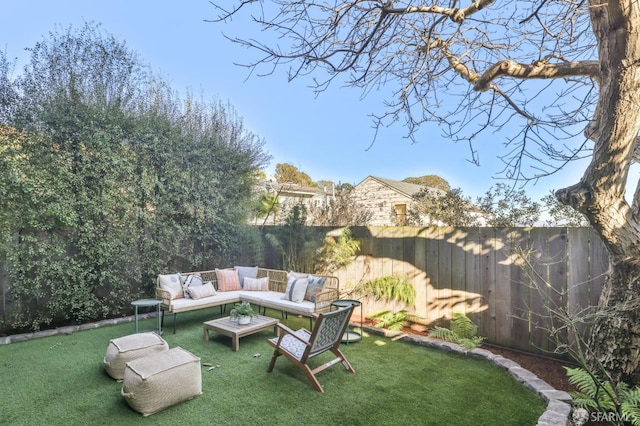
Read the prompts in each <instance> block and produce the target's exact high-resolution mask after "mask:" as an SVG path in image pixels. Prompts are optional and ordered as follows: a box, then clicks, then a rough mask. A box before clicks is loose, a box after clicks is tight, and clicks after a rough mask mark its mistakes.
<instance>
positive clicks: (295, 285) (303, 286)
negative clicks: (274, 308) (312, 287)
mask: <svg viewBox="0 0 640 426" xmlns="http://www.w3.org/2000/svg"><path fill="white" fill-rule="evenodd" d="M308 285H309V282H308V281H307V279H306V278H293V277H291V278H289V280H288V281H287V289H286V290H285V292H284V296H282V299H283V300H290V301H292V302H296V303H300V302H302V301H303V300H304V294H305V293H306V291H307V286H308Z"/></svg>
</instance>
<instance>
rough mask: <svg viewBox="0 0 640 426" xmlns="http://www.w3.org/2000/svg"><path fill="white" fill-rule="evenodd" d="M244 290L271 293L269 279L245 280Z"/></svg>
mask: <svg viewBox="0 0 640 426" xmlns="http://www.w3.org/2000/svg"><path fill="white" fill-rule="evenodd" d="M243 289H244V290H248V291H269V277H264V278H249V277H247V278H245V279H244V287H243Z"/></svg>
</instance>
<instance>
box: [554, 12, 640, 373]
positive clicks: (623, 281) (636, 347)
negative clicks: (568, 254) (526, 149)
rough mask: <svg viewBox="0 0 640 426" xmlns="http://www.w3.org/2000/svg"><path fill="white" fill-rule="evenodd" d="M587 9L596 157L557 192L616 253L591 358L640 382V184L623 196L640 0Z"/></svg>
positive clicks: (638, 118)
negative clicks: (596, 85) (594, 74)
mask: <svg viewBox="0 0 640 426" xmlns="http://www.w3.org/2000/svg"><path fill="white" fill-rule="evenodd" d="M589 12H590V16H591V22H592V25H593V30H594V33H595V36H596V41H597V43H598V55H599V61H600V90H599V99H598V105H597V108H596V112H595V114H594V118H593V121H592V122H591V123H590V125H589V127H588V129H587V130H586V136H587V137H588V138H589V139H591V140H593V142H594V147H593V157H592V160H591V163H590V164H589V167H588V168H587V170H586V171H585V174H584V176H583V177H582V179H581V180H580V182H579V183H578V184H577V185H574V186H572V187H569V188H566V189H563V190H560V191H558V193H557V194H556V195H557V197H558V199H559V200H560V201H562V202H564V203H566V204H569V205H571V206H573V207H574V208H576V209H577V210H578V211H580V212H582V213H583V214H585V216H586V217H587V218H588V219H589V222H590V223H591V225H592V226H593V227H594V229H595V230H596V231H597V232H598V234H599V236H600V238H601V239H602V241H603V242H604V243H605V245H606V246H607V248H608V250H609V254H610V256H611V263H612V271H611V276H610V277H609V280H607V282H606V284H605V286H604V288H603V292H602V297H601V299H600V304H599V308H600V310H601V312H602V313H603V315H601V316H599V317H598V319H597V320H596V323H595V324H594V325H593V328H592V334H591V336H590V343H589V351H590V352H589V358H588V360H589V363H590V365H591V367H593V368H595V367H598V366H602V367H603V368H604V372H605V373H606V374H608V375H610V377H611V378H612V379H613V380H614V381H615V382H618V381H621V380H622V381H625V382H627V383H629V384H631V385H640V371H639V368H638V367H639V364H640V321H639V319H640V318H639V316H640V313H639V312H638V309H637V305H638V301H640V282H639V280H640V247H639V243H640V223H639V220H638V217H639V216H638V212H639V211H640V192H639V189H638V188H636V193H635V194H634V198H633V206H631V205H630V204H629V203H628V201H627V200H626V199H625V191H626V184H627V179H628V173H629V168H630V166H631V163H632V156H633V153H634V149H635V145H636V141H637V138H638V133H639V132H640V65H639V64H640V25H638V22H639V21H640V2H638V1H637V0H617V1H615V0H614V1H611V0H591V1H590V2H589ZM634 304H635V305H636V307H634V306H633V305H634ZM595 371H598V370H594V372H595Z"/></svg>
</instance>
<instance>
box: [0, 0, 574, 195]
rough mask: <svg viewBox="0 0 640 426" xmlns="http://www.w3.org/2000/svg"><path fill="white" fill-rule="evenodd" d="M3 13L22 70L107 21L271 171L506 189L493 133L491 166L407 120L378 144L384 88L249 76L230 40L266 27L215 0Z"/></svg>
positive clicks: (488, 144) (477, 190) (36, 5)
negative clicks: (365, 90) (244, 136)
mask: <svg viewBox="0 0 640 426" xmlns="http://www.w3.org/2000/svg"><path fill="white" fill-rule="evenodd" d="M0 6H1V10H2V13H0V49H1V50H4V51H5V52H6V53H7V56H8V57H9V58H11V59H13V58H17V59H18V64H19V66H18V68H21V66H22V65H23V64H24V62H25V60H26V59H27V58H28V56H27V52H25V51H24V48H27V47H32V46H33V45H34V44H35V43H36V42H38V41H40V40H42V39H43V38H46V36H47V34H48V33H49V32H51V31H55V30H56V25H58V28H59V29H66V28H67V27H68V26H69V25H73V26H74V27H76V28H79V27H81V26H82V25H83V24H84V22H96V23H100V24H101V25H102V28H103V30H104V31H106V32H108V33H110V34H112V35H114V36H115V37H116V38H117V39H119V40H124V41H126V43H127V46H128V47H129V49H131V50H133V51H135V52H137V54H138V55H139V57H140V58H141V59H142V60H143V61H144V62H145V63H147V64H148V65H149V66H150V67H151V69H152V70H153V71H154V72H155V73H156V74H158V75H160V76H161V77H163V78H164V79H165V80H167V81H168V82H170V84H171V86H172V87H173V89H175V90H177V91H179V92H182V93H184V92H185V91H187V90H191V91H192V92H194V93H195V94H196V95H198V96H200V95H201V96H202V97H203V98H204V99H205V100H222V101H224V102H227V101H228V102H229V103H230V104H231V105H233V106H234V108H235V109H236V111H237V112H238V114H239V115H240V116H242V117H243V119H244V124H245V127H246V128H248V129H249V130H250V131H252V132H253V133H255V134H257V135H258V136H260V137H262V138H264V139H265V141H266V144H265V149H266V151H268V152H269V153H270V154H271V155H272V156H273V159H272V162H271V164H270V167H269V169H268V170H266V171H267V173H272V172H273V169H274V167H275V165H276V164H277V163H290V164H293V165H295V166H296V167H298V168H299V169H300V170H302V171H304V172H305V173H307V174H308V175H309V176H310V177H311V178H312V179H313V180H316V181H317V180H332V181H334V182H343V183H344V182H347V183H351V184H357V183H358V182H360V181H362V180H363V179H364V178H366V177H367V176H368V175H374V176H379V177H383V178H388V179H396V180H402V179H404V178H406V177H410V176H423V175H429V174H436V175H439V176H441V177H443V178H444V179H446V180H447V181H448V182H449V183H450V184H451V186H452V187H454V188H455V187H460V188H462V190H463V193H464V194H465V195H469V196H471V197H472V198H474V199H475V198H476V197H477V196H480V195H482V194H483V193H484V192H486V191H487V190H488V189H489V188H490V187H491V186H492V185H494V184H495V183H497V182H498V181H497V180H496V179H495V178H496V177H499V176H498V173H499V172H500V171H501V170H502V164H501V163H500V161H498V160H497V156H498V155H499V154H500V153H501V149H502V148H503V141H501V140H500V139H499V138H496V137H495V136H494V135H492V134H490V133H488V134H487V135H486V139H485V140H481V141H480V143H479V144H478V146H477V148H478V150H479V154H480V161H481V167H477V166H474V165H472V164H471V163H470V162H469V161H468V159H469V158H470V153H469V148H468V146H467V145H466V144H455V143H452V142H450V141H448V140H446V139H444V138H443V137H441V136H440V134H441V132H440V131H439V130H438V128H437V127H435V126H434V127H430V128H425V129H422V131H421V132H420V138H419V140H418V143H416V144H412V143H411V142H410V141H409V140H408V139H405V138H404V136H405V133H406V132H405V129H404V128H403V126H402V125H401V123H398V125H397V126H395V127H390V128H386V129H384V130H383V131H381V132H379V133H378V136H377V139H376V141H375V143H374V144H373V145H371V142H372V141H373V137H374V131H373V128H372V127H371V126H372V121H371V119H370V118H369V116H368V115H369V114H371V113H376V112H377V113H381V112H382V101H383V100H384V99H385V97H386V96H387V93H385V92H384V89H383V91H380V92H374V93H372V94H370V95H368V96H367V97H366V98H365V99H361V96H360V95H361V92H360V91H359V90H356V89H350V88H344V87H338V86H337V85H334V86H333V87H332V88H330V90H328V91H327V92H325V93H322V94H321V95H319V96H316V95H315V94H314V93H313V92H312V91H311V89H309V88H307V86H306V85H307V84H308V83H309V82H308V81H306V82H305V81H294V82H292V83H288V82H287V78H286V73H285V70H284V69H282V70H279V71H278V70H277V71H276V72H275V73H274V74H273V75H271V76H269V77H262V78H260V77H253V76H252V77H249V74H248V71H247V70H246V69H245V68H241V67H238V66H236V65H234V62H236V63H237V62H243V61H244V62H246V61H247V60H248V58H250V57H251V52H249V51H247V50H246V49H243V48H241V47H240V46H238V45H234V44H232V43H231V42H229V41H228V40H226V39H224V37H223V35H222V33H223V32H226V33H228V34H232V35H239V34H243V35H246V34H253V33H255V37H257V36H259V33H258V30H257V28H256V27H253V26H247V25H245V24H243V23H242V22H239V20H234V21H233V22H231V23H230V24H229V25H227V26H225V25H221V24H212V23H207V22H205V19H213V18H215V17H216V16H217V14H216V11H215V10H214V8H213V6H211V5H210V3H209V2H208V1H207V0H191V1H185V2H176V1H157V0H156V1H150V0H127V1H124V0H109V1H91V0H56V1H51V0H21V1H16V0H0ZM16 72H19V69H18V70H16ZM247 77H249V78H247ZM389 92H391V88H390V90H389ZM585 166H586V163H585V162H582V163H581V164H574V165H572V166H571V167H569V168H566V170H563V171H562V172H561V173H559V174H556V175H554V176H552V177H549V178H545V179H543V180H541V181H538V182H537V183H536V184H535V185H534V184H531V183H529V184H528V185H527V186H526V187H525V189H526V191H527V193H528V194H529V196H530V197H531V198H533V199H534V200H539V199H540V198H541V197H542V196H543V195H545V194H547V193H548V192H549V190H551V189H559V188H561V187H564V186H568V185H571V184H573V183H576V182H577V181H578V180H579V178H580V176H581V175H582V171H583V169H584V167H585Z"/></svg>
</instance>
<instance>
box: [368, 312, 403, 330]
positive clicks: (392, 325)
mask: <svg viewBox="0 0 640 426" xmlns="http://www.w3.org/2000/svg"><path fill="white" fill-rule="evenodd" d="M371 319H373V320H377V321H378V322H377V323H376V327H378V328H386V329H387V330H392V331H398V330H402V326H403V325H404V322H405V321H406V320H407V311H406V310H404V309H403V310H401V311H398V312H391V311H382V312H378V313H377V314H375V315H373V316H372V317H371Z"/></svg>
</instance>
